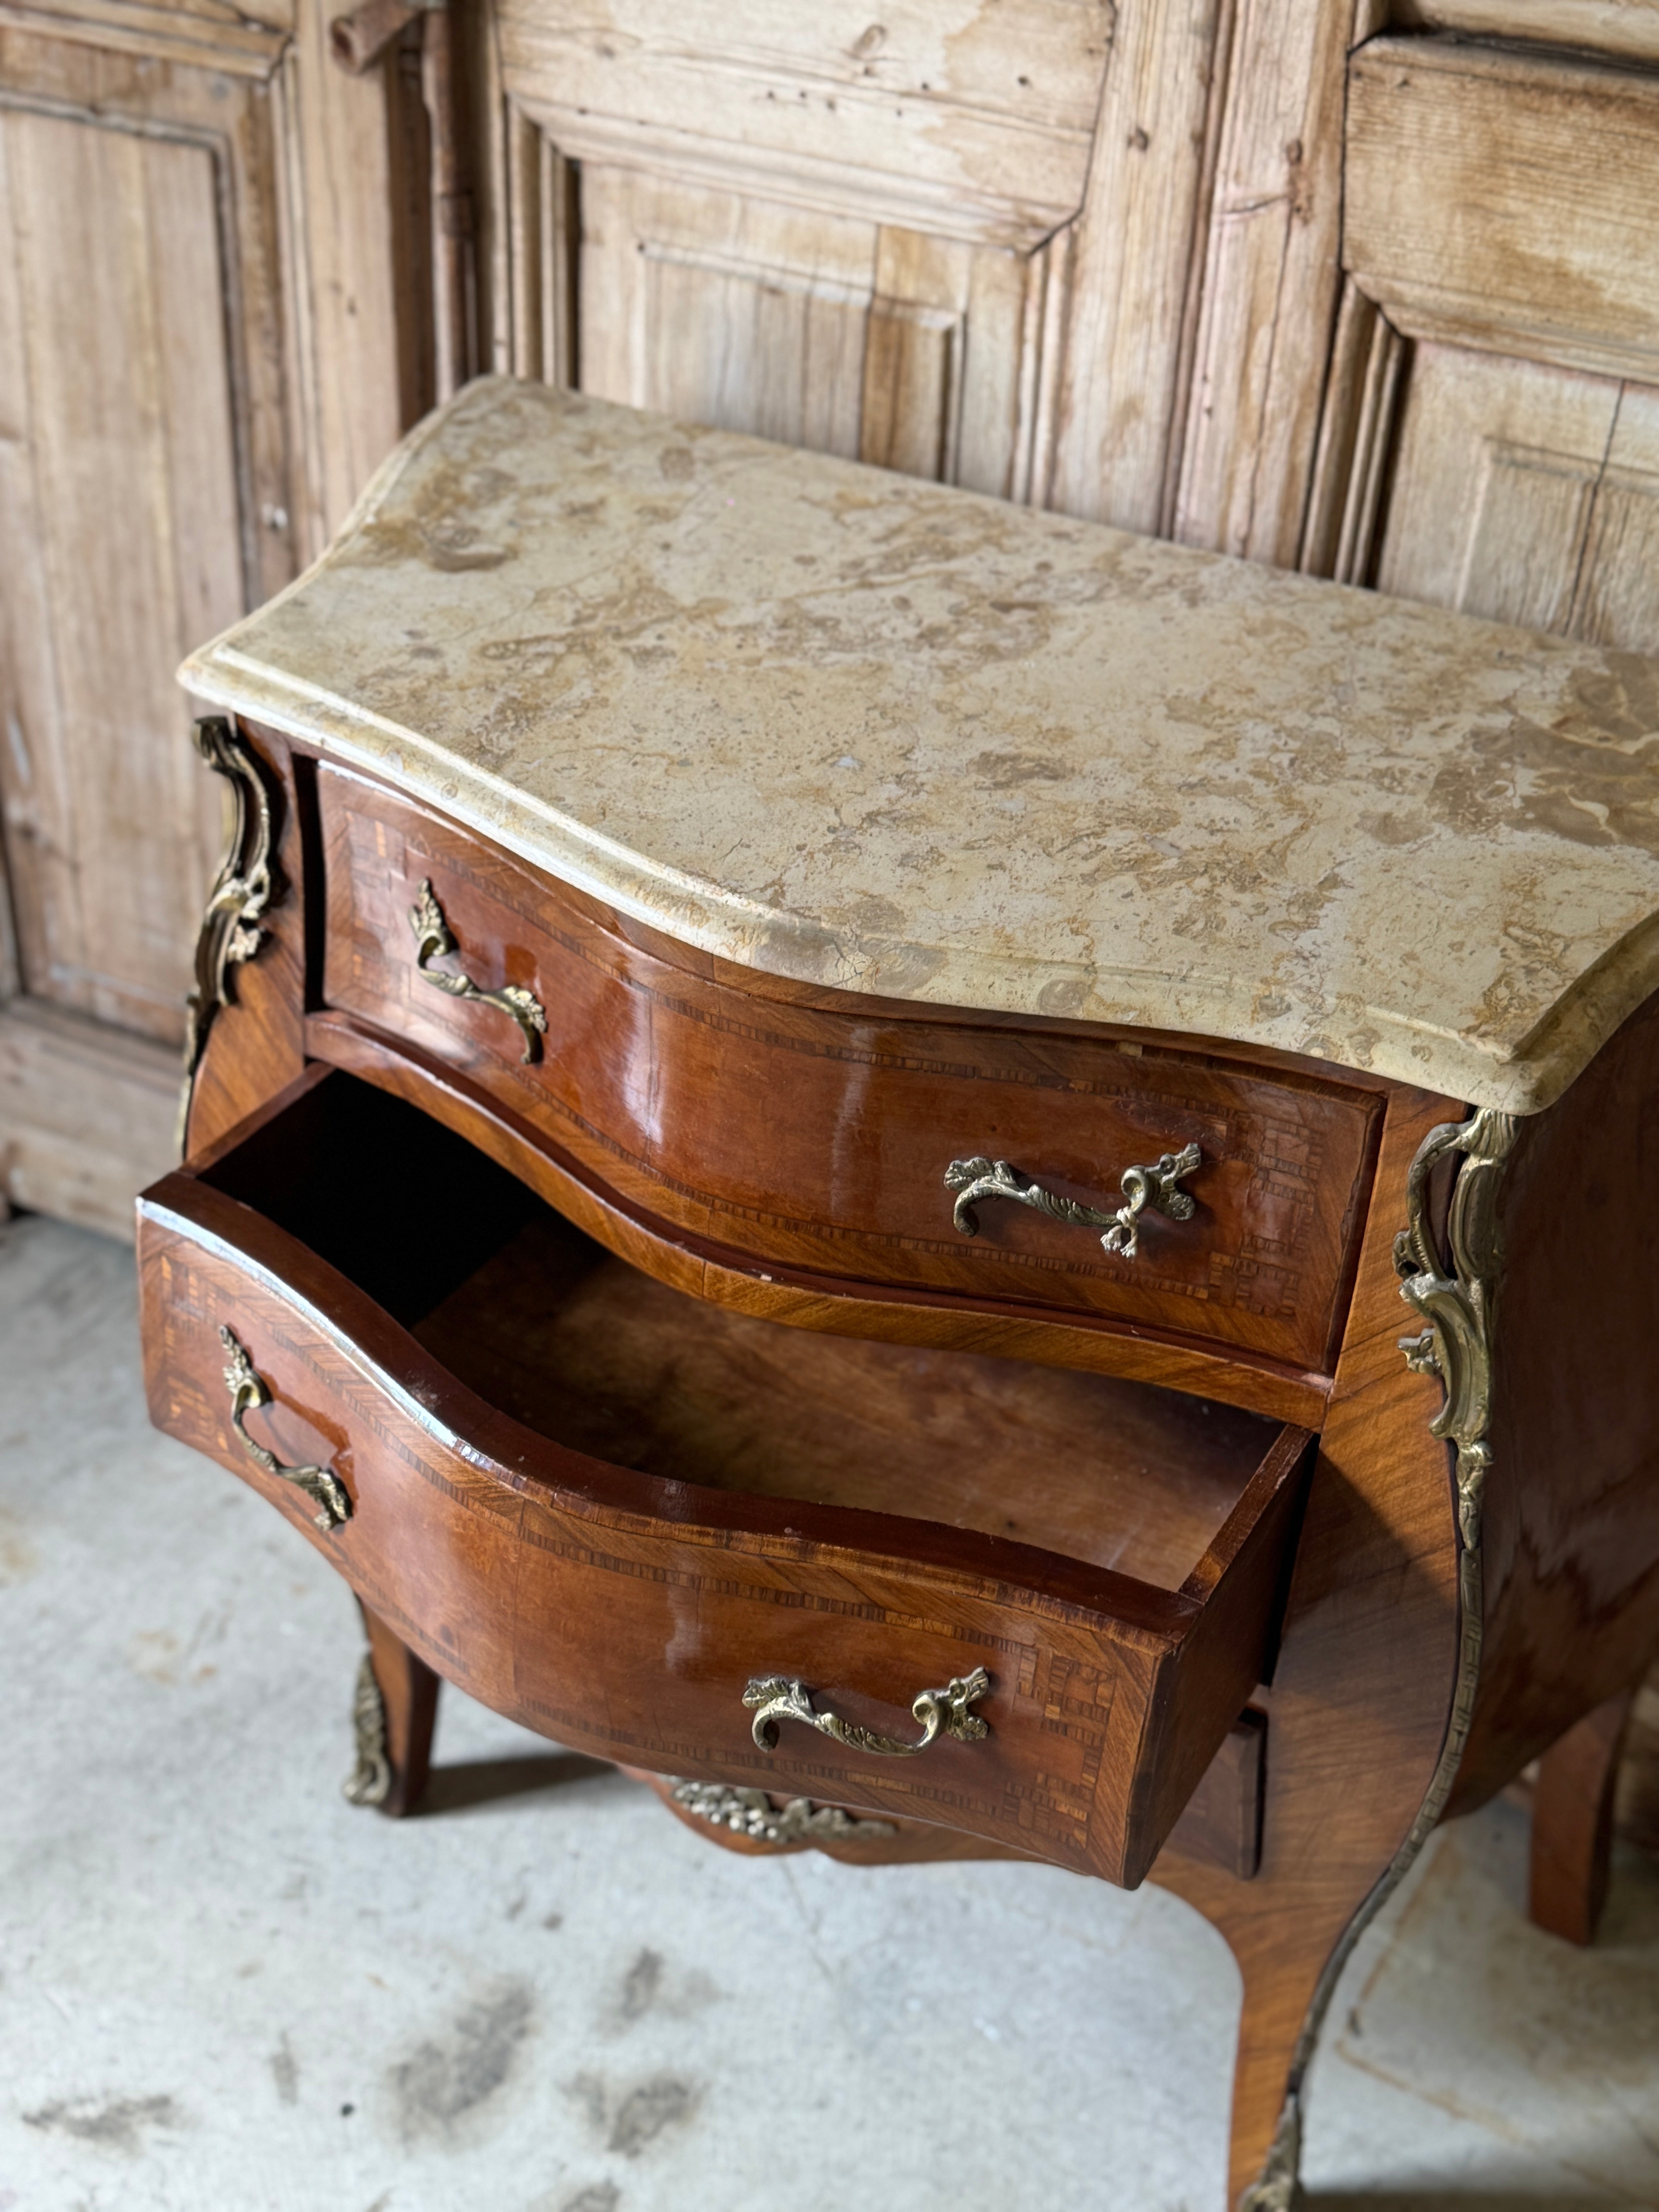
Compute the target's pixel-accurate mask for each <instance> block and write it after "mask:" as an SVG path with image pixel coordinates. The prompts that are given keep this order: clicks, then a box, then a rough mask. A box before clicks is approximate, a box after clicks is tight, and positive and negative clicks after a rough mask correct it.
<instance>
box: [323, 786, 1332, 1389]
mask: <svg viewBox="0 0 1659 2212" xmlns="http://www.w3.org/2000/svg"><path fill="white" fill-rule="evenodd" d="M318 785H319V797H320V805H321V812H322V823H323V830H324V836H325V851H326V857H327V872H328V935H327V945H326V952H325V981H324V988H325V996H326V999H327V1001H328V1003H329V1004H330V1006H334V1007H337V1008H340V1009H343V1010H345V1011H348V1012H352V1013H355V1014H357V1015H359V1016H362V1017H363V1018H366V1019H368V1021H370V1022H372V1023H374V1024H376V1025H377V1026H379V1027H380V1028H382V1029H386V1030H392V1032H394V1033H396V1034H398V1035H402V1036H408V1037H410V1038H413V1039H415V1040H416V1041H418V1042H419V1043H421V1044H422V1046H423V1047H425V1048H427V1049H428V1051H430V1052H432V1053H434V1054H437V1055H438V1056H440V1057H441V1058H442V1059H444V1060H447V1062H448V1063H449V1064H450V1065H451V1066H455V1067H458V1068H460V1069H462V1070H465V1072H466V1073H469V1074H470V1075H471V1077H472V1078H473V1079H475V1080H476V1081H477V1082H478V1083H479V1084H481V1085H483V1086H484V1087H485V1088H486V1089H487V1090H488V1091H489V1092H491V1093H492V1094H493V1095H494V1096H495V1097H497V1098H498V1099H500V1100H501V1101H502V1102H503V1103H507V1104H509V1105H511V1106H513V1108H515V1109H517V1110H518V1112H519V1113H520V1114H521V1115H526V1116H527V1117H528V1118H529V1119H530V1120H531V1121H533V1122H534V1123H536V1124H537V1125H538V1126H539V1127H541V1128H542V1129H544V1131H546V1132H547V1133H548V1134H549V1135H550V1136H551V1137H553V1138H554V1139H556V1141H557V1142H558V1143H559V1144H560V1145H562V1146H564V1147H565V1148H566V1149H567V1150H568V1152H570V1153H572V1154H574V1156H575V1158H577V1159H578V1160H580V1162H581V1163H582V1164H583V1165H584V1167H585V1168H586V1170H588V1171H589V1172H590V1173H591V1174H592V1175H594V1176H598V1177H599V1178H600V1179H601V1180H603V1181H604V1182H606V1183H608V1184H609V1185H610V1186H611V1188H613V1189H615V1190H616V1191H617V1192H618V1193H619V1194H621V1195H622V1196H623V1198H624V1199H625V1200H628V1201H629V1202H630V1203H631V1204H633V1205H635V1206H640V1207H642V1208H644V1209H646V1210H647V1212H651V1213H653V1214H655V1215H657V1216H658V1217H659V1218H662V1219H664V1220H665V1221H666V1222H667V1223H669V1224H670V1225H672V1226H673V1227H675V1228H677V1229H679V1230H681V1231H690V1232H692V1233H693V1234H695V1235H697V1236H700V1237H708V1238H710V1239H712V1240H714V1241H715V1242H717V1243H721V1244H723V1245H725V1246H726V1247H727V1248H731V1249H736V1250H738V1251H739V1252H741V1253H744V1254H749V1255H753V1256H754V1258H755V1259H756V1260H757V1261H759V1262H760V1263H762V1264H764V1263H766V1262H767V1261H777V1262H779V1263H780V1264H782V1265H786V1266H791V1267H805V1268H810V1269H814V1270H817V1271H818V1272H821V1273H828V1274H831V1275H835V1276H839V1277H842V1278H847V1279H854V1280H862V1281H867V1282H870V1283H872V1284H878V1285H884V1286H886V1285H905V1286H908V1287H910V1288H912V1289H919V1290H923V1291H927V1290H934V1291H951V1292H954V1293H957V1294H965V1295H967V1296H969V1297H982V1298H985V1299H987V1300H991V1299H994V1300H997V1301H1009V1300H1016V1301H1023V1302H1024V1303H1025V1304H1027V1305H1028V1306H1030V1307H1037V1308H1046V1309H1048V1310H1070V1311H1071V1312H1073V1313H1074V1314H1076V1313H1084V1314H1091V1315H1094V1316H1101V1317H1103V1318H1110V1319H1116V1320H1119V1321H1121V1322H1127V1323H1131V1324H1139V1325H1142V1326H1148V1325H1150V1326H1152V1327H1155V1328H1160V1329H1164V1330H1169V1331H1172V1332H1175V1333H1177V1334H1182V1335H1185V1336H1188V1337H1200V1338H1206V1339H1209V1340H1212V1341H1214V1342H1215V1343H1217V1344H1218V1345H1220V1346H1235V1347H1237V1348H1239V1349H1241V1350H1243V1351H1246V1352H1252V1353H1255V1354H1257V1355H1260V1356H1263V1357H1265V1358H1270V1359H1274V1360H1280V1361H1283V1362H1285V1364H1288V1365H1290V1366H1291V1367H1294V1368H1297V1369H1299V1370H1314V1371H1324V1370H1328V1364H1329V1361H1330V1359H1331V1357H1332V1355H1333V1347H1334V1340H1335V1335H1336V1332H1337V1329H1338V1328H1339V1327H1340V1319H1341V1314H1340V1302H1341V1298H1342V1295H1343V1286H1344V1284H1345V1281H1346V1263H1347V1260H1348V1255H1349V1251H1350V1247H1351V1244H1352V1239H1353V1237H1354V1236H1355V1234H1356V1233H1357V1229H1358V1222H1359V1219H1360V1217H1361V1214H1362V1212H1363V1207H1362V1205H1361V1200H1362V1199H1363V1195H1364V1184H1365V1178H1366V1176H1367V1174H1368V1171H1369V1159H1370V1142H1369V1139H1370V1128H1371V1121H1372V1111H1373V1108H1374V1105H1375V1103H1376V1102H1375V1099H1374V1098H1373V1097H1371V1096H1370V1094H1368V1093H1365V1092H1362V1091H1357V1090H1353V1089H1349V1088H1345V1087H1344V1086H1342V1085H1338V1084H1335V1083H1327V1082H1324V1081H1322V1080H1320V1079H1313V1078H1305V1077H1301V1076H1296V1075H1290V1074H1279V1073H1273V1074H1269V1073H1258V1072H1256V1071H1255V1070H1253V1069H1249V1068H1245V1067H1241V1066H1238V1065H1237V1063H1232V1062H1227V1061H1224V1060H1216V1059H1211V1058H1207V1057H1206V1056H1205V1055H1204V1054H1200V1053H1198V1052H1192V1053H1185V1052H1180V1051H1176V1050H1170V1049H1168V1048H1160V1047H1158V1046H1154V1045H1150V1044H1148V1045H1146V1046H1142V1045H1140V1044H1139V1043H1137V1042H1134V1041H1133V1039H1130V1040H1125V1041H1123V1042H1112V1041H1110V1040H1109V1039H1097V1038H1080V1037H1077V1036H1067V1035H1065V1034H1063V1033H1060V1032H1059V1031H1058V1030H1048V1029H1046V1028H1043V1027H1041V1026H1036V1025H1032V1026H1029V1027H1013V1026H1009V1025H1002V1024H996V1023H994V1022H993V1021H990V1020H981V1021H974V1020H972V1019H971V1018H966V1019H957V1020H946V1019H935V1018H921V1019H918V1018H914V1016H913V1015H912V1014H911V1013H910V1012H909V1011H908V1009H907V1010H906V1011H905V1012H903V1013H902V1014H901V1013H899V1012H895V1013H894V1014H893V1015H892V1016H891V1017H887V1016H885V1015H884V1014H882V1015H877V1016H872V1014H871V1013H870V1012H868V1011H854V1010H849V1011H845V1012H843V1011H841V1010H839V1009H836V1007H834V1006H823V1004H821V1003H820V1004H816V1005H815V1004H801V1003H793V1002H791V1001H790V1000H788V998H787V996H786V995H784V994H780V993H779V992H778V991H777V989H776V987H775V986H774V987H770V988H769V987H767V986H766V984H765V982H764V980H763V979H757V987H756V988H755V989H753V990H750V989H745V988H744V987H742V981H743V979H742V977H741V975H740V973H739V972H738V971H734V970H732V969H730V968H728V967H725V966H721V967H720V969H719V972H718V973H715V972H714V969H715V963H713V962H711V961H710V960H709V959H708V958H707V957H704V956H702V955H701V954H698V953H696V952H694V951H688V952H687V953H686V954H685V956H684V963H683V964H679V963H676V964H672V965H671V964H668V963H667V962H666V961H665V959H663V958H659V957H653V955H651V954H649V953H647V952H646V951H642V950H641V948H640V947H639V946H638V945H635V944H633V943H630V942H629V941H627V940H626V939H623V937H622V936H621V935H619V934H618V933H617V932H616V930H615V929H614V928H612V927H607V924H606V917H605V915H604V913H603V910H602V909H599V908H595V907H594V906H593V905H592V902H589V901H587V900H586V899H584V898H583V897H581V896H580V895H579V894H576V893H574V892H572V891H570V890H567V889H566V888H565V887H564V886H562V885H560V884H555V883H552V882H550V881H549V880H548V879H547V878H543V877H540V876H538V875H537V874H535V873H533V872H531V871H530V870H528V869H527V868H525V867H523V866H520V864H518V863H517V862H516V861H514V860H511V859H509V858H507V856H505V855H503V854H501V853H499V852H496V851H495V850H492V849H491V848H489V847H488V846H486V845H484V844H483V842H481V841H479V840H477V838H475V837H473V836H471V835H469V834H468V833H466V832H464V831H461V830H459V829H455V828H454V827H453V826H452V825H449V824H447V823H443V822H441V821H440V820H439V819H437V818H436V817H433V816H430V815H428V814H427V813H425V812H424V811H422V810H420V809H418V808H416V807H414V806H412V805H409V804H408V803H407V802H406V801H404V800H403V799H400V798H398V796H397V795H396V794H394V793H390V792H387V791H385V790H382V789H381V788H380V787H378V786H375V785H373V784H370V783H368V782H366V781H362V780H361V779H359V778H358V777H356V776H355V775H350V774H349V773H348V772H345V771H343V770H340V769H334V768H331V767H328V766H325V767H324V768H323V769H321V770H320V772H319V778H318ZM428 884H429V885H430V887H431V890H432V893H433V895H434V896H435V900H436V901H437V903H438V907H439V908H440V909H441V915H442V918H443V921H444V923H445V924H446V926H447V938H448V939H449V940H450V941H452V942H453V946H454V950H453V952H447V951H440V952H438V953H437V954H436V955H434V954H433V953H432V952H431V951H430V942H431V940H430V939H428V961H427V969H426V972H425V973H422V969H421V968H420V967H419V966H418V965H417V954H418V951H419V950H420V946H419V942H418V940H419V937H420V934H421V931H420V928H419V927H417V926H416V925H415V924H414V923H412V921H411V916H412V915H414V914H415V913H416V909H417V908H418V907H419V905H420V902H421V900H422V886H423V885H428ZM463 972H464V973H465V975H467V976H468V977H470V978H471V981H473V983H474V984H475V985H476V986H477V987H478V988H479V989H480V990H481V991H483V992H485V993H489V994H497V996H496V999H495V1002H494V1003H491V1002H490V1001H489V1000H479V999H477V998H466V997H458V996H455V995H452V994H451V993H450V991H447V990H446V989H444V988H442V987H435V982H434V981H433V977H434V975H435V974H436V975H446V976H447V977H449V978H451V979H453V978H454V977H455V976H456V975H458V974H459V973H463ZM506 987H514V988H516V989H517V990H519V991H520V992H522V993H526V994H531V996H532V997H533V1000H535V1001H536V1002H537V1003H538V1006H539V1008H540V1010H541V1018H543V1019H544V1021H545V1030H544V1031H543V1032H540V1033H538V1032H537V1031H535V1030H534V1029H533V1026H532V1027H526V1026H525V1025H523V1024H521V1023H520V1019H519V1018H518V1017H517V1015H515V1013H514V1012H513V1008H512V1006H510V1005H507V1004H505V1003H503V1002H502V1001H501V998H500V996H499V994H501V993H502V992H503V990H504V988H506ZM529 1005H530V1000H529V999H528V998H526V999H525V1000H520V1011H526V1012H527V1010H528V1008H529ZM534 1019H535V1017H534V1016H533V1015H531V1016H530V1020H531V1022H532V1024H533V1021H534ZM526 1042H529V1044H530V1046H531V1048H532V1054H533V1057H532V1060H531V1061H530V1062H529V1064H526V1061H525V1060H524V1058H523V1053H524V1050H525V1048H526ZM1189 1146H1196V1147H1197V1148H1198V1153H1199V1164H1198V1166H1197V1167H1196V1168H1195V1169H1194V1170H1192V1171H1191V1172H1189V1173H1188V1174H1187V1175H1186V1176H1185V1177H1184V1179H1183V1182H1182V1189H1183V1190H1184V1191H1185V1192H1186V1193H1188V1194H1189V1195H1190V1197H1191V1199H1192V1200H1193V1201H1194V1205H1193V1210H1192V1212H1191V1213H1190V1216H1189V1217H1188V1218H1186V1219H1184V1220H1177V1219H1172V1218H1169V1216H1168V1215H1166V1214H1164V1213H1163V1212H1158V1211H1157V1210H1155V1209H1154V1208H1152V1207H1148V1208H1147V1209H1146V1212H1144V1213H1143V1214H1142V1215H1141V1217H1140V1223H1139V1253H1138V1256H1136V1257H1135V1258H1133V1259H1128V1258H1126V1257H1123V1256H1120V1255H1114V1254H1111V1253H1109V1252H1108V1251H1107V1250H1105V1249H1103V1243H1102V1233H1101V1230H1100V1229H1099V1227H1091V1226H1088V1225H1078V1224H1076V1223H1074V1222H1068V1221H1066V1220H1062V1219H1058V1218H1051V1217H1050V1216H1049V1215H1048V1214H1046V1213H1043V1212H1039V1211H1036V1209H1034V1208H1032V1207H1030V1206H1028V1205H1026V1204H1024V1203H1019V1202H1014V1201H1012V1200H1008V1199H999V1198H989V1199H986V1200H981V1202H980V1203H978V1204H977V1206H975V1208H974V1212H975V1215H976V1217H977V1224H978V1230H977V1234H976V1235H974V1236H972V1237H969V1236H966V1235H964V1234H963V1233H961V1232H960V1231H958V1230H957V1227H956V1226H955V1225H954V1218H953V1207H954V1200H955V1194H954V1192H953V1191H952V1189H951V1188H948V1187H947V1182H946V1175H947V1170H949V1169H950V1168H951V1164H952V1162H955V1161H967V1160H974V1159H978V1160H981V1161H982V1162H987V1163H990V1162H1006V1163H1008V1164H1009V1165H1010V1166H1011V1167H1012V1170H1015V1171H1016V1173H1017V1175H1018V1176H1019V1177H1021V1178H1029V1179H1030V1182H1034V1183H1036V1185H1038V1186H1040V1187H1041V1188H1042V1189H1043V1190H1045V1191H1047V1192H1048V1193H1050V1194H1053V1195H1054V1197H1056V1198H1058V1199H1060V1200H1072V1201H1073V1202H1074V1203H1076V1204H1079V1205H1082V1206H1089V1207H1091V1208H1093V1209H1095V1210H1097V1211H1101V1212H1104V1213H1106V1214H1110V1213H1112V1212H1115V1210H1116V1209H1118V1208H1119V1207H1121V1206H1123V1204H1124V1202H1125V1200H1124V1194H1123V1192H1122V1191H1121V1188H1120V1179H1121V1176H1122V1175H1123V1172H1124V1170H1126V1169H1127V1168H1129V1167H1131V1166H1140V1167H1151V1166H1152V1165H1153V1164H1155V1163H1157V1162H1158V1160H1159V1159H1160V1158H1161V1157H1162V1156H1163V1155H1164V1154H1166V1153H1167V1154H1172V1155H1179V1154H1181V1153H1182V1152H1183V1151H1184V1150H1186V1149H1187V1148H1188V1147H1189Z"/></svg>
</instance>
